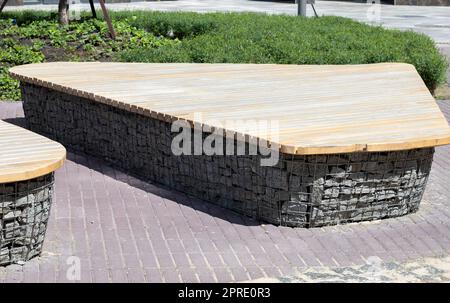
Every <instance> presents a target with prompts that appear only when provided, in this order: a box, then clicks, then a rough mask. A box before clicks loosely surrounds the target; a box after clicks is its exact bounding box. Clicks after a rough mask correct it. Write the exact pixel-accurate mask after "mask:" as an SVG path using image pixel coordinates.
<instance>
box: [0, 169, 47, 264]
mask: <svg viewBox="0 0 450 303" xmlns="http://www.w3.org/2000/svg"><path fill="white" fill-rule="evenodd" d="M53 183H54V174H53V173H50V174H47V175H45V176H42V177H38V178H35V179H31V180H26V181H19V182H12V183H4V184H0V265H8V264H11V263H21V262H25V261H27V260H29V259H31V258H33V257H35V256H38V255H40V254H41V252H42V246H43V242H44V238H45V232H46V229H47V223H48V219H49V215H50V208H51V202H52V195H53Z"/></svg>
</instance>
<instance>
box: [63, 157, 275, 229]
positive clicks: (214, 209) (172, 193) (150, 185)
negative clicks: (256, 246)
mask: <svg viewBox="0 0 450 303" xmlns="http://www.w3.org/2000/svg"><path fill="white" fill-rule="evenodd" d="M67 160H69V161H72V162H74V163H76V164H79V165H82V166H85V167H88V168H89V169H92V170H95V171H97V172H98V173H100V174H103V175H105V176H107V177H110V178H112V179H114V180H116V181H119V182H123V183H126V184H128V185H129V186H131V187H134V188H138V189H140V190H142V191H145V192H146V193H150V194H153V195H156V196H159V197H161V198H163V199H167V200H171V201H174V202H176V203H178V204H181V205H184V206H188V207H190V208H192V209H194V210H195V211H199V212H203V213H206V214H208V215H210V216H213V217H215V218H218V219H221V220H225V221H228V222H230V223H232V224H239V225H245V226H257V225H261V224H263V222H261V221H259V220H256V219H253V218H251V217H248V216H245V215H242V214H239V213H237V212H235V211H233V210H229V209H226V208H223V207H221V206H218V205H215V204H214V203H211V202H207V201H205V200H201V199H198V198H195V197H193V196H190V195H188V194H185V193H183V192H179V191H177V190H173V189H170V188H168V187H167V186H165V185H163V184H160V183H157V182H152V181H149V180H145V179H143V178H141V177H139V176H136V175H133V174H130V173H128V172H124V171H123V170H122V169H120V168H118V167H115V166H113V165H111V164H110V163H108V162H106V161H105V160H103V159H101V158H98V157H93V156H90V155H87V154H84V153H81V152H78V151H73V150H71V149H67ZM267 224H269V223H267Z"/></svg>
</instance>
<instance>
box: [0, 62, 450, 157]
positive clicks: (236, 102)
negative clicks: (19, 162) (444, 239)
mask: <svg viewBox="0 0 450 303" xmlns="http://www.w3.org/2000/svg"><path fill="white" fill-rule="evenodd" d="M68 71H70V72H68ZM10 73H11V75H12V76H13V77H15V78H16V79H19V80H20V81H24V82H28V83H33V84H37V85H41V86H44V87H48V88H51V89H54V90H58V91H62V92H65V93H68V94H72V95H76V96H80V97H85V98H89V99H92V100H95V101H97V102H101V103H105V104H109V105H111V106H115V107H118V108H122V109H125V110H128V111H132V112H136V113H140V114H143V115H147V116H150V117H153V118H157V119H160V120H163V121H169V122H170V121H174V120H176V119H186V120H188V121H189V122H191V123H192V122H201V123H205V124H209V125H212V126H219V125H223V126H225V125H226V122H227V120H233V121H236V120H243V121H245V120H267V121H277V122H278V125H279V132H278V134H279V136H278V138H277V139H272V138H270V137H269V136H268V135H266V136H264V135H260V134H259V133H258V132H257V131H255V130H242V129H239V128H237V127H235V128H230V127H229V128H228V130H230V131H237V132H240V133H244V134H246V135H249V136H252V137H260V138H262V139H266V140H269V141H270V140H271V139H272V140H273V142H274V143H278V144H279V145H280V148H281V150H282V151H283V152H286V153H297V154H327V153H341V152H355V151H389V150H401V149H410V148H419V147H429V146H436V145H443V144H449V143H450V127H449V126H448V123H447V120H446V119H445V118H444V116H443V115H442V113H441V112H440V110H439V108H438V106H437V105H436V103H435V100H434V99H433V97H432V96H431V94H430V93H429V91H428V89H427V88H426V86H425V84H424V83H423V81H422V79H421V78H420V76H419V75H418V73H417V71H416V70H415V68H414V66H412V65H409V64H403V63H382V64H369V65H303V66H302V65H274V64H175V63H174V64H147V63H99V62H89V63H67V62H58V63H45V64H31V65H24V66H17V67H14V68H12V69H11V70H10ZM194 113H201V114H202V117H203V121H194V120H193V119H194ZM208 121H215V122H209V123H208ZM241 124H242V123H241ZM0 131H1V130H0Z"/></svg>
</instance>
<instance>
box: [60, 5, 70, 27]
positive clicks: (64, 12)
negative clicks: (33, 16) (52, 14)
mask: <svg viewBox="0 0 450 303" xmlns="http://www.w3.org/2000/svg"><path fill="white" fill-rule="evenodd" d="M68 10H69V6H68V4H67V0H59V4H58V14H59V24H61V25H67V24H69V14H68Z"/></svg>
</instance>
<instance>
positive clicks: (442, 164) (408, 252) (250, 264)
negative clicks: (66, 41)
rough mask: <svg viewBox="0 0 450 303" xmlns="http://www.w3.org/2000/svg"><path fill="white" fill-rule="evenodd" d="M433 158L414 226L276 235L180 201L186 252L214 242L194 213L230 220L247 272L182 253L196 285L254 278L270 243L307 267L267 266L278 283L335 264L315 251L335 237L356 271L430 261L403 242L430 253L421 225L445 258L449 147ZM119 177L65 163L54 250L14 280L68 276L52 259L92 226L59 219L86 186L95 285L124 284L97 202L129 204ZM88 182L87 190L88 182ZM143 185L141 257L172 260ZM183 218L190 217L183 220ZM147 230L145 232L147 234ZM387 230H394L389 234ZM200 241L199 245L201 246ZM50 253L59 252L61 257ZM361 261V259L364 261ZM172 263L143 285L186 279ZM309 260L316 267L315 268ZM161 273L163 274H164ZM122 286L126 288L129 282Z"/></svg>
mask: <svg viewBox="0 0 450 303" xmlns="http://www.w3.org/2000/svg"><path fill="white" fill-rule="evenodd" d="M439 104H440V106H441V108H442V109H443V112H444V113H445V115H446V116H447V118H450V102H440V103H439ZM20 107H21V103H0V118H10V117H11V116H9V117H8V116H5V113H7V114H8V115H11V113H14V115H16V114H15V113H16V112H17V113H19V114H18V115H19V116H20ZM6 108H7V109H6ZM3 109H5V110H3ZM12 122H14V121H12ZM434 158H435V159H434V163H433V167H432V170H431V175H430V179H429V182H428V186H427V190H426V191H425V193H424V197H423V201H422V205H421V209H420V210H419V211H418V212H417V213H415V214H411V215H409V218H414V220H401V219H400V218H393V219H387V220H382V221H374V222H369V223H364V224H361V223H355V224H352V225H350V226H343V225H342V226H334V227H332V226H330V227H323V228H312V229H308V230H305V229H301V230H300V229H292V228H288V227H277V226H274V225H263V224H260V223H258V222H257V221H254V220H248V219H247V218H245V217H243V216H241V215H239V214H236V213H233V212H230V211H229V210H226V209H223V208H220V207H218V206H215V205H212V206H210V207H209V210H208V208H206V207H200V204H199V201H197V200H196V199H194V198H192V197H189V196H183V197H184V198H183V199H177V201H172V200H169V201H171V203H176V204H180V205H181V206H183V207H184V209H183V210H182V212H183V214H184V217H183V218H184V219H183V220H184V222H185V224H183V226H187V228H188V230H187V232H186V233H184V235H185V236H186V238H184V237H183V234H181V233H179V237H180V240H181V241H182V242H183V245H185V242H188V243H190V242H192V241H194V242H196V241H198V240H199V239H205V237H206V238H207V239H209V234H208V232H207V231H206V227H205V226H204V225H203V223H202V221H201V220H199V217H198V216H197V215H196V214H197V213H202V216H210V217H217V216H219V217H220V218H222V219H224V220H225V218H231V219H232V222H233V223H232V224H231V223H228V224H225V225H223V226H224V228H225V227H226V228H228V230H224V229H218V230H217V232H218V233H220V234H221V235H222V236H221V237H220V238H221V239H222V240H221V241H226V242H228V243H229V246H230V247H232V250H233V251H234V252H235V253H236V257H237V259H238V260H239V263H240V264H242V267H241V266H239V267H236V266H234V267H231V266H230V265H228V264H227V263H225V264H224V263H218V264H220V265H217V267H211V268H210V267H209V265H208V263H207V262H206V260H205V257H204V255H203V254H204V253H205V251H203V249H202V248H201V247H198V249H196V250H195V251H193V252H190V253H189V252H187V251H185V252H184V253H185V254H186V255H187V257H188V258H189V260H190V261H191V263H192V265H191V267H190V268H192V270H193V271H194V272H195V274H196V275H197V276H198V278H199V280H200V281H202V282H214V281H217V280H216V279H219V278H221V274H219V275H218V276H217V277H216V275H215V274H214V270H215V268H222V269H224V268H226V269H227V271H228V272H229V274H230V277H231V278H229V277H226V275H225V277H226V279H224V280H223V281H225V280H230V279H234V280H238V278H237V276H238V274H237V273H234V272H236V271H237V269H239V272H241V270H240V269H242V268H250V269H251V270H250V271H253V269H254V268H257V267H256V264H255V259H254V258H253V257H252V255H257V254H258V253H260V251H261V247H262V248H263V252H266V253H267V254H269V255H271V254H272V252H270V253H269V252H267V249H266V247H267V246H270V244H269V243H272V244H271V245H272V246H275V247H276V248H277V249H278V250H279V251H280V255H285V254H287V252H289V253H290V254H293V255H295V256H300V257H301V258H302V259H303V260H304V261H305V263H306V264H305V263H304V262H303V261H302V259H300V258H299V257H297V258H296V259H295V261H292V262H291V263H290V264H289V266H286V264H285V262H286V260H285V259H289V258H287V256H286V258H285V259H283V258H281V259H278V258H276V259H274V258H270V261H271V263H272V264H273V266H276V267H278V268H279V269H280V271H281V273H280V275H282V276H288V275H291V274H293V272H295V271H296V270H297V269H302V268H303V269H305V268H306V269H308V268H316V267H317V266H319V265H320V263H319V262H318V261H317V259H320V256H319V253H320V249H322V250H325V251H326V253H327V254H328V257H329V258H334V257H335V251H334V250H332V246H330V247H326V248H324V247H322V246H318V247H316V246H315V245H316V244H315V243H316V242H315V241H317V240H315V239H316V237H318V236H319V235H322V234H323V233H325V234H327V233H332V234H333V237H331V238H330V239H339V238H344V239H345V241H343V243H342V245H341V246H338V248H340V250H341V251H342V252H345V253H346V254H347V253H348V251H354V253H355V255H354V256H353V257H352V258H351V259H352V261H354V263H355V265H358V266H364V265H365V264H366V262H367V259H368V257H370V256H375V255H377V254H379V257H380V258H382V259H383V260H394V261H396V262H405V261H407V260H414V259H418V258H423V257H425V255H422V254H421V253H420V252H412V250H413V249H414V246H412V245H411V243H409V242H407V241H406V240H405V238H408V241H419V242H422V244H423V245H425V246H426V247H428V248H430V249H431V248H432V245H433V244H431V242H429V241H428V240H424V238H423V237H412V236H414V235H416V234H417V235H419V234H420V235H423V233H421V232H418V231H417V230H416V229H415V226H416V225H419V226H420V228H421V229H423V231H424V233H425V234H426V235H428V236H429V239H433V240H434V241H436V243H439V244H440V245H441V246H442V251H440V252H439V251H436V254H450V233H448V230H449V228H450V225H449V223H448V222H449V220H448V218H449V217H450V191H449V190H448V180H449V178H450V147H449V146H444V147H438V148H436V152H435V157H434ZM116 172H117V171H116V169H114V168H113V167H111V166H108V165H107V164H106V163H105V162H103V161H101V160H99V159H96V158H93V157H87V156H85V155H82V154H75V153H73V152H69V153H68V161H67V162H66V164H65V165H64V166H63V167H62V168H61V169H59V170H58V171H56V173H55V174H56V178H55V180H56V185H55V193H54V198H55V201H56V203H54V204H53V205H52V211H51V213H50V219H49V221H50V222H53V223H54V225H55V226H56V228H54V229H50V228H49V229H48V230H47V234H46V242H47V240H49V239H51V241H49V243H48V244H49V246H48V247H49V248H48V250H46V249H44V250H43V253H42V255H41V257H39V258H34V259H32V260H30V261H28V262H27V263H26V265H24V266H23V267H22V268H23V274H22V275H21V276H20V275H18V276H17V277H20V278H21V279H23V281H28V282H38V281H41V282H51V281H56V279H57V277H58V276H59V271H58V268H67V264H66V259H67V257H62V258H54V257H52V256H51V254H53V253H54V252H55V251H60V252H64V253H65V255H67V256H70V255H72V253H73V250H72V245H73V246H74V247H78V246H80V245H88V243H87V238H86V237H84V238H83V237H79V236H78V235H79V234H80V233H82V232H83V233H84V232H85V229H86V226H87V224H88V222H86V220H87V219H85V218H76V220H69V218H70V217H69V216H66V217H63V218H61V217H58V214H61V213H63V211H64V209H69V211H71V208H72V207H76V208H78V207H82V208H86V205H85V204H83V203H81V204H79V203H74V204H73V205H72V203H71V202H72V201H75V200H77V199H78V198H79V197H80V196H81V195H82V193H83V190H84V189H83V187H82V186H80V184H81V183H83V184H86V185H85V186H86V187H87V188H88V190H89V194H90V195H91V193H92V192H93V193H94V194H93V199H95V203H96V204H97V209H98V216H99V222H98V229H99V231H100V233H101V235H102V237H100V238H97V237H96V239H98V241H101V242H102V246H103V247H104V248H105V253H102V254H100V255H97V254H96V255H93V254H92V252H91V251H90V250H89V249H87V256H86V257H87V258H88V259H90V260H91V261H90V263H91V266H92V269H91V270H92V272H91V275H92V280H93V281H96V282H109V281H112V280H113V273H112V271H111V272H109V271H108V270H109V269H114V270H116V271H118V273H114V278H115V280H122V279H123V276H121V275H120V273H123V272H125V274H126V273H127V268H126V265H125V264H124V261H123V258H127V256H126V255H124V254H123V251H122V250H121V248H120V246H121V243H122V240H121V239H120V236H119V231H118V230H117V228H116V227H115V223H114V220H113V219H114V218H113V214H112V207H113V206H112V205H111V202H112V200H109V199H104V198H99V197H101V196H102V195H104V194H105V191H106V194H107V195H108V196H109V195H111V196H112V197H114V201H115V202H114V203H118V205H124V204H126V203H128V202H129V199H128V197H124V196H121V194H120V191H119V192H118V188H123V187H126V188H128V189H129V190H131V188H132V186H131V185H129V184H127V183H126V181H121V180H123V179H124V175H123V174H122V175H120V174H118V175H119V176H120V180H119V179H118V178H116ZM86 179H87V180H88V181H89V182H86ZM125 179H126V178H125ZM92 180H96V181H95V182H100V183H101V184H103V186H99V185H98V184H97V185H96V186H93V185H92V184H90V183H92V182H90V181H92ZM69 184H70V186H69ZM146 184H147V187H146V188H147V189H146V190H145V198H141V199H137V200H136V201H135V202H133V203H136V204H137V205H138V207H139V209H140V211H141V212H142V216H146V215H147V212H148V214H149V218H150V217H151V218H152V219H151V220H150V221H148V222H147V223H143V226H142V228H143V229H146V232H147V233H148V238H147V239H145V238H142V239H140V240H141V241H148V243H147V244H148V245H145V244H143V245H142V247H143V248H145V249H143V250H146V249H150V248H154V247H155V246H158V247H159V255H165V256H168V255H169V254H170V249H169V247H168V245H167V244H166V241H167V239H165V238H164V235H163V234H162V233H161V228H160V226H159V225H158V224H159V223H158V221H159V220H163V218H164V220H169V221H170V222H172V220H174V222H175V219H173V217H170V216H169V217H166V216H164V217H159V216H160V213H158V214H155V213H154V212H153V208H152V204H154V203H158V201H160V200H161V197H160V196H159V195H162V193H164V192H165V191H167V190H166V189H163V188H161V187H160V186H157V185H155V184H152V183H146ZM71 188H73V189H71ZM97 191H98V192H99V193H100V194H99V195H98V194H97ZM436 201H438V202H436ZM203 203H204V202H203ZM114 205H116V204H114ZM211 209H213V211H210V210H211ZM85 211H86V210H85ZM186 213H189V214H193V215H189V216H186ZM212 214H214V215H212ZM428 215H429V216H428ZM122 216H125V217H126V216H127V214H126V213H125V214H123V213H122ZM423 218H428V219H429V220H424V219H423ZM176 220H179V219H176ZM178 222H179V221H178ZM208 222H209V221H208ZM216 222H220V220H217V221H216ZM144 224H145V225H146V226H144ZM171 224H172V223H171ZM173 224H175V223H173ZM218 224H221V226H222V224H223V223H218ZM405 225H408V226H411V227H412V228H405ZM193 226H198V228H199V229H200V233H197V232H194V230H193V229H192V227H193ZM136 227H138V226H136ZM368 227H370V232H369V237H370V236H371V238H370V239H371V240H370V241H375V242H374V243H377V244H374V243H372V244H373V245H375V246H376V247H378V246H381V247H382V248H383V251H379V252H378V253H377V254H375V253H374V251H373V250H372V249H369V248H370V247H371V246H368V244H367V240H366V239H364V237H365V236H366V234H364V233H358V232H357V231H358V230H364V229H366V228H368ZM387 227H389V228H388V229H386V228H387ZM196 228H197V227H196ZM230 230H231V232H230ZM202 232H205V233H202ZM383 234H386V237H384V236H383V237H381V235H383ZM266 235H268V237H266ZM411 235H412V236H411ZM197 236H198V237H199V238H197ZM407 236H408V237H407ZM334 237H335V238H334ZM72 238H73V239H74V240H75V241H76V242H75V243H72V242H71V241H68V239H72ZM248 238H252V239H258V240H261V239H267V240H264V241H265V242H261V245H257V243H258V242H255V243H256V245H253V244H252V245H251V246H248V245H247V242H248V241H246V240H247V239H248ZM295 239H300V240H302V242H296V240H295ZM125 240H126V239H125ZM210 240H211V239H210ZM78 241H80V242H83V244H80V243H78ZM266 241H271V242H266ZM305 243H306V244H305ZM197 246H198V245H197ZM149 247H150V248H149ZM53 248H57V249H58V250H56V249H53ZM205 249H206V250H208V253H210V254H215V255H216V259H217V258H219V259H220V254H221V252H220V251H217V250H213V251H210V250H209V249H208V248H206V247H205ZM180 253H181V252H180ZM432 253H434V252H432ZM149 254H150V255H151V256H154V257H158V256H157V255H156V250H155V252H152V251H150V252H149ZM146 256H147V255H145V254H143V251H141V250H138V252H135V253H134V257H135V258H136V257H137V258H140V259H141V261H142V264H145V263H144V260H145V258H146ZM357 256H359V258H357ZM269 257H270V256H269ZM362 257H364V259H363V258H362ZM102 258H103V259H104V260H103V262H102V261H100V260H99V259H102ZM210 258H211V257H210ZM290 259H292V258H290ZM169 260H170V261H168V262H167V263H165V262H164V261H163V262H162V264H161V263H157V264H156V265H154V266H152V267H150V268H145V267H144V268H145V279H146V281H148V282H161V281H163V277H164V275H167V273H166V271H170V272H175V273H176V274H177V278H175V279H174V280H177V279H178V280H179V279H180V277H179V275H181V273H178V272H176V270H175V264H173V261H172V260H171V259H170V258H169ZM226 260H227V259H226V258H224V261H225V262H226ZM283 260H284V261H283ZM293 260H294V259H293ZM311 260H314V262H313V261H311ZM166 261H167V260H166ZM105 262H107V264H108V265H107V268H104V266H105V265H104V264H105ZM333 262H334V261H333ZM330 263H331V262H330ZM152 264H154V263H152ZM163 264H165V265H163ZM149 265H151V264H148V265H147V266H149ZM167 266H169V267H167ZM330 266H331V267H333V266H334V267H336V266H337V264H334V265H332V264H331V265H330ZM15 270H16V268H15V267H11V266H6V267H0V281H4V280H6V278H7V277H6V273H9V272H10V271H15ZM163 270H164V271H165V272H164V274H163ZM250 271H249V272H248V273H249V276H248V278H247V279H251V278H252V277H251V276H250ZM255 271H256V270H255ZM239 276H240V274H239ZM253 276H255V277H261V274H253ZM120 277H122V278H120ZM125 280H126V281H128V278H127V276H126V275H125ZM219 281H222V280H219Z"/></svg>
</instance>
